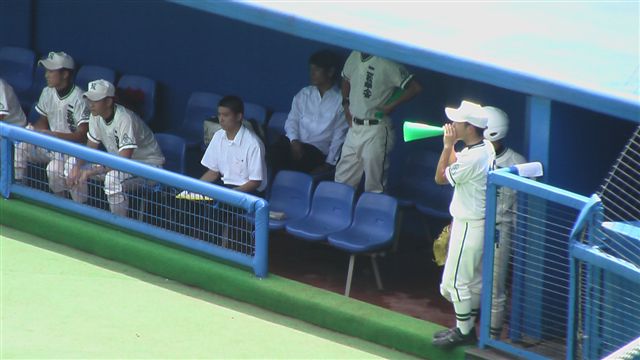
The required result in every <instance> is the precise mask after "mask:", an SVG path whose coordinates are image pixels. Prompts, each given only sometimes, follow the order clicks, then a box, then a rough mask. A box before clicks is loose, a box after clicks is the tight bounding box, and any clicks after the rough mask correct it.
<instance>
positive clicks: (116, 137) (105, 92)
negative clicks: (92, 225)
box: [67, 80, 164, 216]
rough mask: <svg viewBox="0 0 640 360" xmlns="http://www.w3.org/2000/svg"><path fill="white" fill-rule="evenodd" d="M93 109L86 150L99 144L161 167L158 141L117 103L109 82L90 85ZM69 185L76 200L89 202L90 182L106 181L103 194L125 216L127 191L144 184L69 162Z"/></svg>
mask: <svg viewBox="0 0 640 360" xmlns="http://www.w3.org/2000/svg"><path fill="white" fill-rule="evenodd" d="M84 97H85V98H86V99H87V101H88V103H89V108H90V109H91V117H90V118H89V132H88V134H87V138H88V139H87V146H88V147H90V148H92V149H98V147H99V146H100V143H102V144H103V145H104V147H105V148H106V150H107V151H108V152H109V153H111V154H114V155H118V156H122V157H124V158H127V159H132V160H136V161H140V162H143V163H145V164H148V165H151V166H156V167H161V166H162V165H163V164H164V156H163V155H162V151H161V150H160V146H159V145H158V143H157V142H156V138H155V136H154V135H153V133H152V132H151V130H150V129H149V127H147V125H146V124H145V123H144V121H142V119H140V117H139V116H138V115H136V114H135V113H134V112H133V111H131V110H129V109H127V108H125V107H124V106H121V105H118V104H116V103H115V99H114V97H115V87H114V86H113V84H111V83H110V82H108V81H106V80H96V81H92V82H90V83H89V90H88V91H87V92H86V93H85V94H84ZM68 162H69V163H70V165H69V168H70V169H71V170H70V172H69V176H68V177H67V185H68V186H70V187H71V191H70V192H71V197H72V198H73V200H75V201H77V202H80V203H84V202H86V201H87V179H88V178H89V177H98V178H100V179H103V180H104V192H105V194H106V195H107V200H108V202H109V208H110V210H111V212H112V213H114V214H117V215H121V216H126V215H127V210H128V208H129V200H128V197H127V194H126V192H125V191H126V190H127V189H130V188H132V187H133V186H134V185H135V184H136V183H139V182H140V181H142V179H140V178H134V177H133V176H132V175H131V174H127V173H124V172H122V171H118V170H112V169H109V168H107V167H104V166H102V165H90V166H88V167H85V166H84V164H85V161H84V160H82V159H77V160H76V159H75V158H70V159H69V161H68Z"/></svg>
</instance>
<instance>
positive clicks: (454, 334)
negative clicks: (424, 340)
mask: <svg viewBox="0 0 640 360" xmlns="http://www.w3.org/2000/svg"><path fill="white" fill-rule="evenodd" d="M476 342H478V338H477V337H476V329H475V328H473V329H471V331H470V332H469V333H468V334H466V335H463V334H462V333H461V332H460V329H458V328H455V330H453V331H449V332H448V333H447V334H446V335H444V336H442V337H439V338H434V339H433V341H432V342H431V344H432V345H433V346H437V347H442V348H450V347H455V346H462V345H473V344H475V343H476Z"/></svg>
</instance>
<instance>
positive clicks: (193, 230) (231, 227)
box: [1, 125, 268, 276]
mask: <svg viewBox="0 0 640 360" xmlns="http://www.w3.org/2000/svg"><path fill="white" fill-rule="evenodd" d="M1 130H3V131H5V130H6V129H5V127H4V125H3V127H2V128H1ZM15 132H16V135H17V137H19V138H21V137H23V136H24V137H25V139H26V141H25V139H22V138H21V139H19V140H21V141H16V140H15V139H14V140H12V141H11V144H15V146H14V147H13V149H11V147H10V146H9V152H10V153H11V154H10V155H11V156H6V155H3V156H2V165H1V166H2V174H3V176H2V181H4V182H9V187H10V188H11V191H12V192H14V193H17V194H19V195H22V196H26V197H29V198H32V199H36V200H40V201H44V202H48V203H51V204H53V205H56V206H60V207H63V208H67V209H69V210H72V211H76V212H80V213H82V214H84V215H87V216H91V217H96V218H98V219H99V220H104V221H108V222H111V223H114V224H116V225H122V226H125V227H128V228H131V229H134V230H137V231H142V232H145V233H149V234H150V235H153V236H156V237H158V236H159V237H160V238H162V239H165V240H168V241H171V242H174V243H178V244H179V245H183V246H186V247H189V248H192V249H196V250H199V251H205V252H207V253H210V254H213V255H217V256H221V257H223V258H225V259H228V260H231V261H235V262H238V263H241V264H243V265H247V266H252V267H254V270H256V273H257V274H258V273H259V274H260V275H259V276H265V275H266V257H267V255H266V251H267V248H268V247H267V245H266V241H267V236H268V235H267V234H268V229H267V227H268V219H267V216H268V215H267V214H268V207H267V205H266V202H264V200H262V199H259V198H257V197H254V196H251V195H246V194H242V193H238V192H235V191H231V190H229V189H226V188H224V187H222V186H217V185H210V184H205V183H202V182H200V181H197V180H195V179H191V178H187V177H184V176H182V175H178V174H174V173H169V172H166V171H162V170H161V169H160V168H159V167H158V166H149V165H142V164H141V163H138V162H134V161H130V160H126V159H123V158H121V157H117V156H113V155H109V154H106V153H104V152H98V151H93V150H90V149H88V148H86V147H84V146H78V145H74V144H71V143H67V142H63V141H59V140H57V139H54V138H50V137H44V136H41V135H38V134H33V132H30V131H26V130H23V129H19V130H15ZM30 141H31V142H30ZM36 143H37V144H38V145H35V144H36ZM4 146H5V148H7V144H5V145H4ZM3 149H4V148H3ZM3 151H7V150H6V149H4V150H3ZM12 157H13V159H11V158H12ZM8 168H10V170H13V174H12V175H11V176H9V175H8V172H7V171H6V170H8ZM7 178H8V179H7ZM4 186H5V187H6V184H5V185H4ZM5 193H6V191H4V190H3V194H4V195H5V196H7V195H6V194H5ZM258 215H259V216H258ZM258 217H259V218H260V219H259V221H256V220H257V219H258ZM258 234H260V235H258ZM257 235H258V236H257ZM257 237H258V238H262V240H261V244H260V246H257V245H256V238H257ZM258 247H259V248H260V249H261V254H260V256H258V257H256V253H257V248H258ZM257 259H258V260H257ZM257 268H260V269H261V270H259V271H258V270H257Z"/></svg>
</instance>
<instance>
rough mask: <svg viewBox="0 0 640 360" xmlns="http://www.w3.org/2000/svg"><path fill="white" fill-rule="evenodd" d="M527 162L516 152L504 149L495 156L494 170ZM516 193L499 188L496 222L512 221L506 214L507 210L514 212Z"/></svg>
mask: <svg viewBox="0 0 640 360" xmlns="http://www.w3.org/2000/svg"><path fill="white" fill-rule="evenodd" d="M526 162H527V160H526V159H525V158H524V156H522V155H520V154H518V153H517V152H515V151H513V150H511V149H509V148H506V149H504V150H503V151H502V152H501V153H500V154H497V155H496V169H499V168H505V167H509V166H512V165H517V164H524V163H526ZM515 204H516V191H515V190H513V189H509V188H507V187H504V186H501V187H499V188H498V201H497V208H496V222H497V223H502V222H505V221H508V220H511V219H512V215H511V214H507V211H508V210H515Z"/></svg>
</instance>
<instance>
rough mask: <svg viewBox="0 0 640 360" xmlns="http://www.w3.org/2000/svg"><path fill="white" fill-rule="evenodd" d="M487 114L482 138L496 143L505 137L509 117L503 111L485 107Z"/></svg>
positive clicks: (507, 130)
mask: <svg viewBox="0 0 640 360" xmlns="http://www.w3.org/2000/svg"><path fill="white" fill-rule="evenodd" d="M484 111H485V112H486V113H487V128H486V129H485V130H484V138H485V139H487V140H489V141H496V140H500V139H502V138H504V137H505V136H507V132H509V117H508V116H507V114H505V112H504V111H502V110H500V109H498V108H497V107H493V106H485V107H484Z"/></svg>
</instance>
